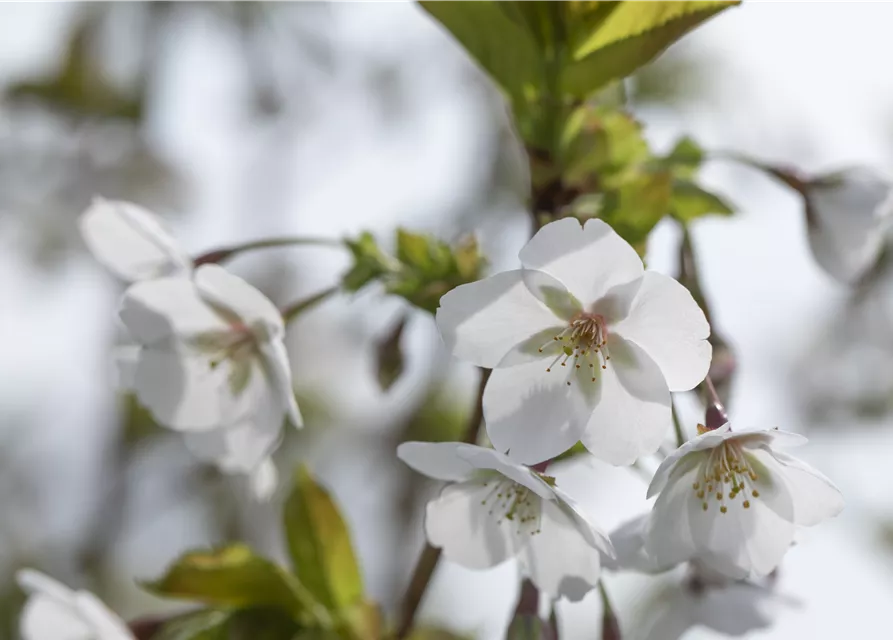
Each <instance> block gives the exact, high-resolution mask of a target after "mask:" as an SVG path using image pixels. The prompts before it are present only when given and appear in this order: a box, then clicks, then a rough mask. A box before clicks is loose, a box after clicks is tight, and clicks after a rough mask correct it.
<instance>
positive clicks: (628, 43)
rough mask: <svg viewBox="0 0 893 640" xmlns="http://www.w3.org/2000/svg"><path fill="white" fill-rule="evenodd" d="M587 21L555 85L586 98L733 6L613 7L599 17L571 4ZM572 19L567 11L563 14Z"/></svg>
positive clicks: (648, 4)
mask: <svg viewBox="0 0 893 640" xmlns="http://www.w3.org/2000/svg"><path fill="white" fill-rule="evenodd" d="M571 4H572V5H576V6H577V7H579V9H578V10H579V11H581V12H584V14H585V15H586V16H594V18H595V19H593V20H590V21H589V26H590V28H591V32H590V33H589V35H588V37H585V38H583V37H580V36H577V38H576V40H577V41H578V42H579V44H577V45H576V47H575V48H574V50H573V51H572V52H571V56H570V58H571V61H570V62H569V64H568V65H567V66H566V67H565V68H564V70H563V75H562V82H561V86H562V88H563V90H564V91H566V92H567V93H569V94H571V95H575V96H579V97H586V96H587V95H589V94H591V93H592V92H594V91H596V90H597V89H600V88H601V87H603V86H604V85H606V84H607V83H608V82H610V81H612V80H617V79H619V78H623V77H625V76H628V75H630V74H631V73H633V72H634V71H635V70H636V69H638V68H639V67H641V66H643V65H645V64H646V63H648V62H650V61H651V60H652V59H654V58H655V57H656V56H657V55H658V54H660V53H661V52H662V51H663V50H664V49H666V48H667V47H668V46H669V45H671V44H672V43H673V42H675V41H676V40H678V39H679V38H681V37H682V36H684V35H685V34H686V33H688V32H689V31H691V30H692V29H694V28H695V27H696V26H698V25H699V24H701V23H702V22H704V21H705V20H707V19H708V18H711V17H713V16H714V15H716V14H717V13H719V12H720V11H722V10H724V9H726V8H728V7H730V6H732V5H735V4H738V2H734V1H733V2H727V1H682V2H672V1H668V2H633V1H629V0H627V1H625V2H618V3H616V5H615V6H614V7H613V9H612V10H610V11H606V13H605V14H604V15H602V16H599V15H598V14H597V7H595V8H593V7H591V6H587V5H589V4H590V3H584V2H579V3H571ZM569 19H571V20H572V19H573V8H571V13H570V14H569Z"/></svg>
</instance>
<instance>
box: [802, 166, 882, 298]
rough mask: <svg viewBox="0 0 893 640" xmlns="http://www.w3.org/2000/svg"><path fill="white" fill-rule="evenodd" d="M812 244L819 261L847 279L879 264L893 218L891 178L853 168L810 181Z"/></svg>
mask: <svg viewBox="0 0 893 640" xmlns="http://www.w3.org/2000/svg"><path fill="white" fill-rule="evenodd" d="M799 189H800V191H801V193H802V194H803V197H804V199H805V200H806V225H807V231H808V234H809V245H810V247H811V248H812V253H813V255H814V256H815V259H816V261H817V262H818V263H819V265H821V267H822V268H823V269H824V270H825V271H827V272H828V273H829V274H830V275H831V276H832V277H834V278H835V279H837V280H839V281H840V282H843V283H845V284H853V283H855V282H856V281H858V280H859V278H861V277H862V276H863V275H865V273H866V272H867V271H868V270H869V269H870V268H871V267H872V266H873V265H874V264H875V262H876V261H877V259H878V257H879V255H880V253H881V250H882V249H883V247H884V241H885V237H886V234H887V230H888V228H889V225H890V221H891V217H893V198H891V185H890V183H889V182H888V181H886V180H884V179H882V178H880V177H879V176H877V175H875V174H874V173H873V172H871V171H869V170H867V169H853V170H850V171H845V172H841V173H839V174H836V175H832V176H827V177H825V178H820V179H816V180H812V181H809V182H806V183H805V184H802V185H800V187H799Z"/></svg>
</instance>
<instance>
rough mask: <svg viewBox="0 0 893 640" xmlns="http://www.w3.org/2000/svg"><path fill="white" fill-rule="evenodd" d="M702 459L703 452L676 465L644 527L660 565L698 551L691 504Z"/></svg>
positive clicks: (671, 563)
mask: <svg viewBox="0 0 893 640" xmlns="http://www.w3.org/2000/svg"><path fill="white" fill-rule="evenodd" d="M701 460H703V455H701V454H695V455H692V456H689V457H686V458H684V459H683V461H682V462H681V463H680V464H679V465H676V466H675V467H674V468H673V470H672V472H671V473H670V476H669V479H668V481H667V485H666V487H665V488H664V490H663V491H661V492H660V495H659V496H658V497H657V500H656V501H655V503H654V508H653V510H652V512H651V516H650V517H649V519H648V522H647V526H646V530H645V553H646V555H647V556H648V557H650V558H652V559H653V561H654V563H655V564H656V565H657V566H660V567H673V566H675V565H677V564H679V563H681V562H685V561H687V560H689V559H691V558H692V557H693V556H694V555H695V542H694V537H693V535H692V531H691V524H690V523H689V509H688V507H689V503H690V502H691V501H692V500H694V498H695V497H696V496H694V495H693V494H692V488H691V485H692V483H693V482H694V481H695V478H696V475H697V468H698V464H699V463H700V461H701Z"/></svg>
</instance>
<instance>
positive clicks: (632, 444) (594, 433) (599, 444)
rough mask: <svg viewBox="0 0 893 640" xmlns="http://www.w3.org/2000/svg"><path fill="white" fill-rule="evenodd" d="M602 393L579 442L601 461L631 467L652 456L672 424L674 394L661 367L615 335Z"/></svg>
mask: <svg viewBox="0 0 893 640" xmlns="http://www.w3.org/2000/svg"><path fill="white" fill-rule="evenodd" d="M608 347H609V349H610V353H611V359H610V360H609V361H608V365H607V369H605V370H603V371H602V373H601V375H600V376H599V379H598V382H597V383H596V384H598V386H599V390H600V394H599V399H598V403H597V404H596V405H595V408H594V409H593V411H592V416H591V417H590V419H589V422H588V424H587V425H586V429H585V431H584V433H583V435H582V437H581V438H580V440H581V441H582V442H583V444H584V445H585V447H586V448H587V449H588V450H589V451H590V452H591V453H592V455H594V456H595V457H597V458H599V459H600V460H604V461H605V462H608V463H610V464H614V465H628V464H632V463H633V462H635V461H636V459H637V458H639V457H641V456H644V455H648V454H651V453H654V452H655V451H657V449H658V447H660V445H661V442H663V439H664V438H665V437H666V435H667V433H669V429H670V425H671V424H672V415H671V413H670V392H669V390H668V389H667V385H666V382H665V381H664V378H663V375H661V372H660V369H658V368H657V365H656V364H655V363H654V361H653V360H652V359H651V358H649V357H648V355H647V354H646V353H645V352H644V351H643V350H642V349H641V348H639V347H638V346H636V345H635V344H633V343H631V342H625V341H624V340H623V339H622V338H619V337H617V336H613V337H612V338H610V339H609V341H608Z"/></svg>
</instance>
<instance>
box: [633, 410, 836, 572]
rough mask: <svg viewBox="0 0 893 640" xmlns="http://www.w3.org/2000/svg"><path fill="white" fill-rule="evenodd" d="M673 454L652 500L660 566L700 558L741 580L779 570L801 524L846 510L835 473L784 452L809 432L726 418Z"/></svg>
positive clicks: (651, 530) (652, 538) (648, 548)
mask: <svg viewBox="0 0 893 640" xmlns="http://www.w3.org/2000/svg"><path fill="white" fill-rule="evenodd" d="M699 432H700V435H698V436H697V437H696V438H694V439H692V440H690V441H689V442H687V443H685V444H684V445H682V446H681V447H679V448H678V449H677V450H676V451H674V452H673V453H672V454H670V455H669V456H668V457H667V459H666V460H664V461H663V463H661V465H660V466H659V467H658V469H657V471H656V473H655V475H654V478H653V479H652V481H651V485H650V486H649V487H648V497H649V498H650V497H652V496H654V495H657V494H659V495H658V498H657V501H656V502H655V504H654V509H653V511H652V513H651V516H650V518H649V520H648V525H647V531H646V533H645V553H646V554H647V556H648V557H650V558H651V559H652V561H653V562H654V563H655V564H656V565H657V566H663V567H668V566H673V565H675V564H678V563H680V562H683V561H686V560H691V559H697V560H698V561H699V562H700V563H702V564H703V565H704V566H705V567H707V568H709V569H711V570H713V571H716V572H719V573H722V574H724V575H727V576H729V577H733V578H743V577H746V576H748V575H751V574H753V575H757V576H764V575H766V574H768V573H770V572H771V571H772V570H773V569H775V568H776V567H777V566H778V565H779V563H780V562H781V560H782V558H783V556H784V554H785V553H786V552H787V550H788V548H789V547H790V546H791V543H792V541H793V539H794V532H795V527H796V526H797V525H802V526H811V525H815V524H818V523H819V522H821V521H823V520H825V519H827V518H831V517H833V516H835V515H837V514H838V513H840V511H841V510H842V509H843V497H842V496H841V494H840V491H839V490H838V489H837V487H835V486H834V485H833V484H832V483H831V481H830V480H828V478H826V477H825V476H823V475H822V474H821V473H819V472H818V471H817V470H815V469H813V468H812V467H811V466H809V465H808V464H806V463H805V462H803V461H801V460H798V459H797V458H794V457H792V456H789V455H788V454H786V453H782V452H780V451H776V450H775V447H777V446H792V445H798V444H803V443H804V442H806V439H805V438H803V437H802V436H799V435H796V434H793V433H788V432H784V431H778V430H777V429H762V430H752V431H732V428H731V425H730V424H729V423H726V424H724V425H722V426H721V427H719V428H717V429H714V430H711V431H708V430H705V429H704V428H703V427H699Z"/></svg>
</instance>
